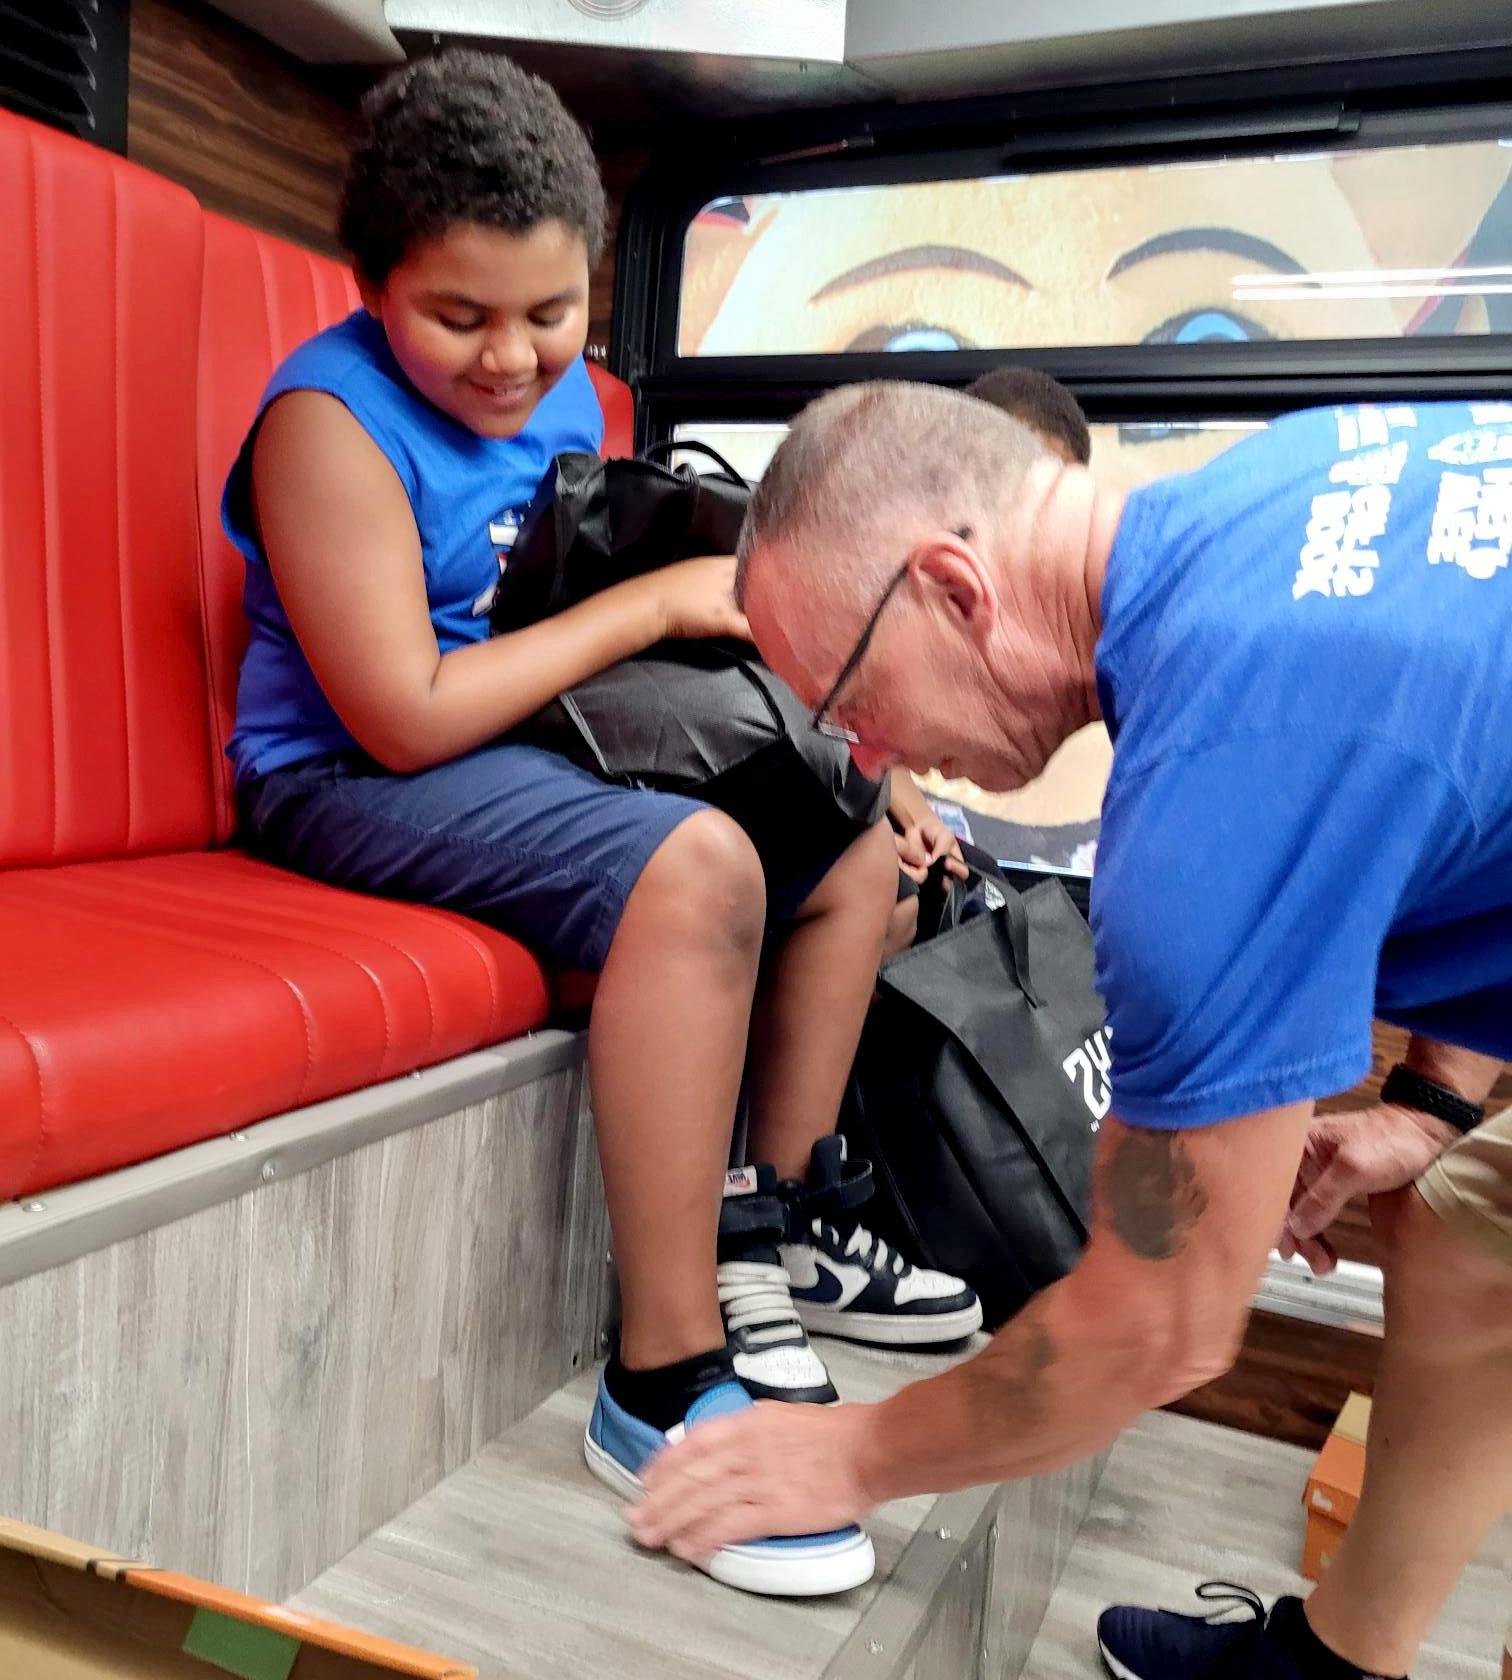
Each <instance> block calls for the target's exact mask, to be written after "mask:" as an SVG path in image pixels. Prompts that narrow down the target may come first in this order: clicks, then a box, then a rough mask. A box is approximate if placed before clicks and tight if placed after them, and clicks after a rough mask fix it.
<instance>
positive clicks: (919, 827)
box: [893, 810, 968, 885]
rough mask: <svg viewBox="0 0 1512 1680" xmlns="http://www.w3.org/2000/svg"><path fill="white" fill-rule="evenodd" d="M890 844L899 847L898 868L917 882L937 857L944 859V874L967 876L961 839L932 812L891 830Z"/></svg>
mask: <svg viewBox="0 0 1512 1680" xmlns="http://www.w3.org/2000/svg"><path fill="white" fill-rule="evenodd" d="M893 844H894V845H895V846H896V847H897V848H898V867H899V869H901V870H902V871H903V873H904V874H905V875H906V876H907V877H908V878H909V880H910V881H917V882H919V883H920V885H922V884H923V882H924V877H925V876H926V875H928V873H929V867H930V865H931V864H932V863H934V862H935V861H936V860H937V859H939V858H944V859H945V873H946V874H947V875H953V876H955V878H956V879H957V880H958V881H964V880H965V879H966V876H967V873H968V871H967V868H966V863H965V860H964V859H963V858H962V856H961V842H960V841H959V840H958V839H957V838H956V836H955V834H954V833H953V832H952V831H951V830H950V829H949V828H947V827H946V826H945V824H944V823H943V822H941V821H940V819H939V817H938V816H937V815H936V814H935V812H934V811H932V810H931V811H930V812H929V813H928V814H927V815H926V816H922V817H919V818H918V819H917V820H915V821H913V822H910V823H908V824H907V826H906V827H903V828H899V829H895V830H894V831H893Z"/></svg>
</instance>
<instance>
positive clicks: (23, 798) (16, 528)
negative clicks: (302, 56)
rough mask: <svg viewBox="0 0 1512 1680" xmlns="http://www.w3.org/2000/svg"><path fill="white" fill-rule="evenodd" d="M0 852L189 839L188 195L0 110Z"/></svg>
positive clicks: (192, 805)
mask: <svg viewBox="0 0 1512 1680" xmlns="http://www.w3.org/2000/svg"><path fill="white" fill-rule="evenodd" d="M0 228H3V229H4V230H5V231H4V235H3V237H0V344H3V346H4V353H3V356H0V368H3V369H4V372H3V376H0V718H3V722H0V868H5V867H7V866H13V865H16V864H26V863H50V862H51V863H57V862H65V861H69V860H73V859H77V858H91V857H116V856H120V855H122V854H125V853H140V852H146V851H154V850H162V849H164V848H166V847H169V846H203V845H205V844H207V843H208V841H209V839H210V834H211V787H210V781H209V778H208V776H207V775H206V766H207V764H208V762H209V757H210V739H209V733H208V727H207V725H208V720H207V717H206V713H205V699H204V696H205V676H204V653H203V643H202V638H201V636H200V633H199V584H198V575H197V544H196V541H195V502H194V473H195V456H194V369H195V359H196V351H197V345H196V343H195V334H194V330H193V327H194V323H195V322H196V321H197V320H198V318H199V287H200V267H201V263H200V254H201V249H202V246H203V232H202V217H201V215H200V210H199V206H198V205H197V204H196V203H195V202H194V200H193V198H191V197H190V195H189V194H188V193H187V192H185V191H183V189H182V188H179V187H175V186H171V185H170V184H169V183H168V182H167V181H162V180H159V179H158V178H156V177H155V176H152V175H147V174H145V173H143V172H142V171H141V170H137V169H132V168H131V167H130V166H129V165H127V164H125V163H123V162H121V161H120V160H119V159H117V158H114V157H111V156H109V155H108V154H107V153H104V152H101V151H99V150H98V149H94V148H90V147H87V146H84V145H80V144H70V143H68V142H66V141H64V140H63V139H61V138H60V137H59V136H56V135H54V134H52V133H51V132H50V131H48V130H46V129H43V128H39V127H36V126H35V125H33V124H30V123H27V122H24V121H22V119H20V118H19V117H8V116H5V115H4V114H3V113H0Z"/></svg>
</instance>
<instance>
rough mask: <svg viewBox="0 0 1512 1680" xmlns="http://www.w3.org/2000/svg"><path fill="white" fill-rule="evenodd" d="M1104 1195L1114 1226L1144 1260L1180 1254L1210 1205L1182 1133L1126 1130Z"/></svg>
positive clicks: (1105, 1180)
mask: <svg viewBox="0 0 1512 1680" xmlns="http://www.w3.org/2000/svg"><path fill="white" fill-rule="evenodd" d="M1102 1194H1103V1196H1104V1198H1105V1200H1106V1206H1107V1210H1108V1218H1109V1220H1110V1221H1111V1222H1112V1225H1113V1229H1114V1230H1115V1231H1116V1232H1117V1233H1118V1235H1119V1236H1120V1237H1121V1238H1122V1239H1123V1241H1124V1243H1125V1244H1126V1245H1127V1246H1128V1247H1129V1248H1131V1249H1132V1250H1133V1251H1134V1253H1135V1254H1137V1255H1138V1256H1139V1257H1140V1259H1141V1260H1171V1259H1174V1258H1175V1257H1176V1256H1177V1255H1178V1254H1180V1253H1181V1251H1182V1249H1183V1248H1185V1247H1186V1240H1187V1237H1188V1235H1189V1234H1190V1233H1191V1230H1192V1227H1193V1226H1194V1225H1195V1224H1196V1223H1197V1221H1198V1220H1199V1219H1200V1218H1201V1217H1202V1215H1203V1212H1204V1210H1205V1209H1206V1207H1207V1192H1206V1191H1205V1190H1204V1189H1203V1188H1202V1185H1201V1183H1200V1182H1199V1180H1198V1177H1197V1168H1196V1167H1195V1165H1194V1164H1193V1162H1192V1157H1191V1154H1190V1152H1189V1151H1188V1149H1187V1145H1186V1140H1185V1139H1184V1138H1183V1137H1182V1135H1181V1133H1180V1132H1142V1131H1135V1130H1133V1129H1132V1128H1129V1129H1125V1130H1123V1131H1121V1132H1120V1134H1119V1136H1118V1139H1117V1141H1116V1142H1115V1144H1114V1146H1113V1150H1112V1154H1111V1155H1110V1157H1109V1160H1108V1163H1107V1166H1106V1167H1105V1168H1104V1170H1103V1175H1102Z"/></svg>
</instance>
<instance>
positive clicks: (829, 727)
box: [812, 525, 971, 747]
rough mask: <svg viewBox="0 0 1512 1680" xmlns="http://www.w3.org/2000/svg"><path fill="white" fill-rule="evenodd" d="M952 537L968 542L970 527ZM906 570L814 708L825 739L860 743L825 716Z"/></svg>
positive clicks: (853, 671)
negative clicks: (827, 691) (827, 690)
mask: <svg viewBox="0 0 1512 1680" xmlns="http://www.w3.org/2000/svg"><path fill="white" fill-rule="evenodd" d="M953 534H954V535H955V536H958V537H959V538H960V539H961V541H962V542H967V541H969V540H970V537H971V527H970V526H969V525H958V526H956V528H955V531H954V533H953ZM910 558H912V557H911V556H910ZM908 567H909V561H908V560H905V561H904V562H903V564H902V565H901V566H899V567H898V569H897V571H895V572H894V573H893V575H892V578H891V579H890V580H889V582H888V585H887V588H886V589H884V590H883V591H882V597H881V599H880V600H879V601H878V602H877V604H876V606H874V607H873V608H872V610H871V617H870V618H868V619H867V621H866V623H865V625H864V626H863V627H862V631H861V634H860V635H859V636H858V637H857V638H856V645H855V646H854V647H853V648H852V649H851V650H850V653H849V654H848V655H847V656H846V659H845V663H844V664H843V665H842V666H841V667H840V674H839V675H838V676H837V677H836V678H835V680H834V682H832V683H831V684H830V687H829V693H828V694H826V695H825V697H824V698H823V699H822V700H821V701H820V702H819V704H818V705H817V706H815V707H814V715H813V719H812V722H813V726H814V728H815V729H817V730H818V731H819V733H820V734H821V735H824V736H827V737H828V738H829V739H830V740H831V741H844V742H846V743H847V745H849V746H852V747H855V746H859V745H860V744H861V737H860V736H859V735H858V734H857V733H856V732H855V730H854V729H847V728H846V727H845V725H844V724H843V723H836V722H835V721H834V720H833V719H832V718H830V717H829V716H827V715H826V714H827V713H828V712H829V709H830V707H831V706H833V705H834V703H835V701H836V700H837V699H838V698H839V695H840V690H841V689H842V688H844V687H845V685H846V684H847V683H848V682H849V681H850V680H851V678H852V677H853V676H854V675H855V674H856V667H857V666H858V665H859V664H860V663H861V661H862V660H863V659H864V658H865V657H866V650H867V649H868V648H869V647H870V646H871V640H872V637H873V636H874V635H875V634H876V631H877V620H878V619H879V618H881V616H882V609H883V608H884V607H885V606H886V605H887V603H888V602H889V601H890V600H892V598H893V596H894V595H896V594H897V593H898V585H899V584H900V583H902V581H903V579H904V578H906V577H907V576H908Z"/></svg>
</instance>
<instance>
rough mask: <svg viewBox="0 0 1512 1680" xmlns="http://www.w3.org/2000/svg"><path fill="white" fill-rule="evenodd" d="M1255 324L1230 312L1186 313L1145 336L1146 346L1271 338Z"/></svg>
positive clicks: (1272, 336)
mask: <svg viewBox="0 0 1512 1680" xmlns="http://www.w3.org/2000/svg"><path fill="white" fill-rule="evenodd" d="M1274 337H1275V334H1274V333H1271V332H1267V331H1266V329H1265V328H1264V327H1262V326H1261V325H1260V323H1259V322H1258V321H1252V320H1251V319H1250V318H1249V316H1248V315H1239V314H1236V313H1235V312H1234V311H1233V310H1232V309H1186V310H1183V311H1182V312H1181V314H1180V315H1173V316H1172V317H1171V318H1170V320H1168V321H1162V322H1161V323H1160V325H1159V326H1158V327H1156V328H1155V329H1154V330H1153V331H1151V332H1148V333H1146V334H1145V340H1144V341H1145V343H1146V344H1248V343H1251V342H1253V341H1254V340H1256V339H1261V338H1274Z"/></svg>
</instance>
